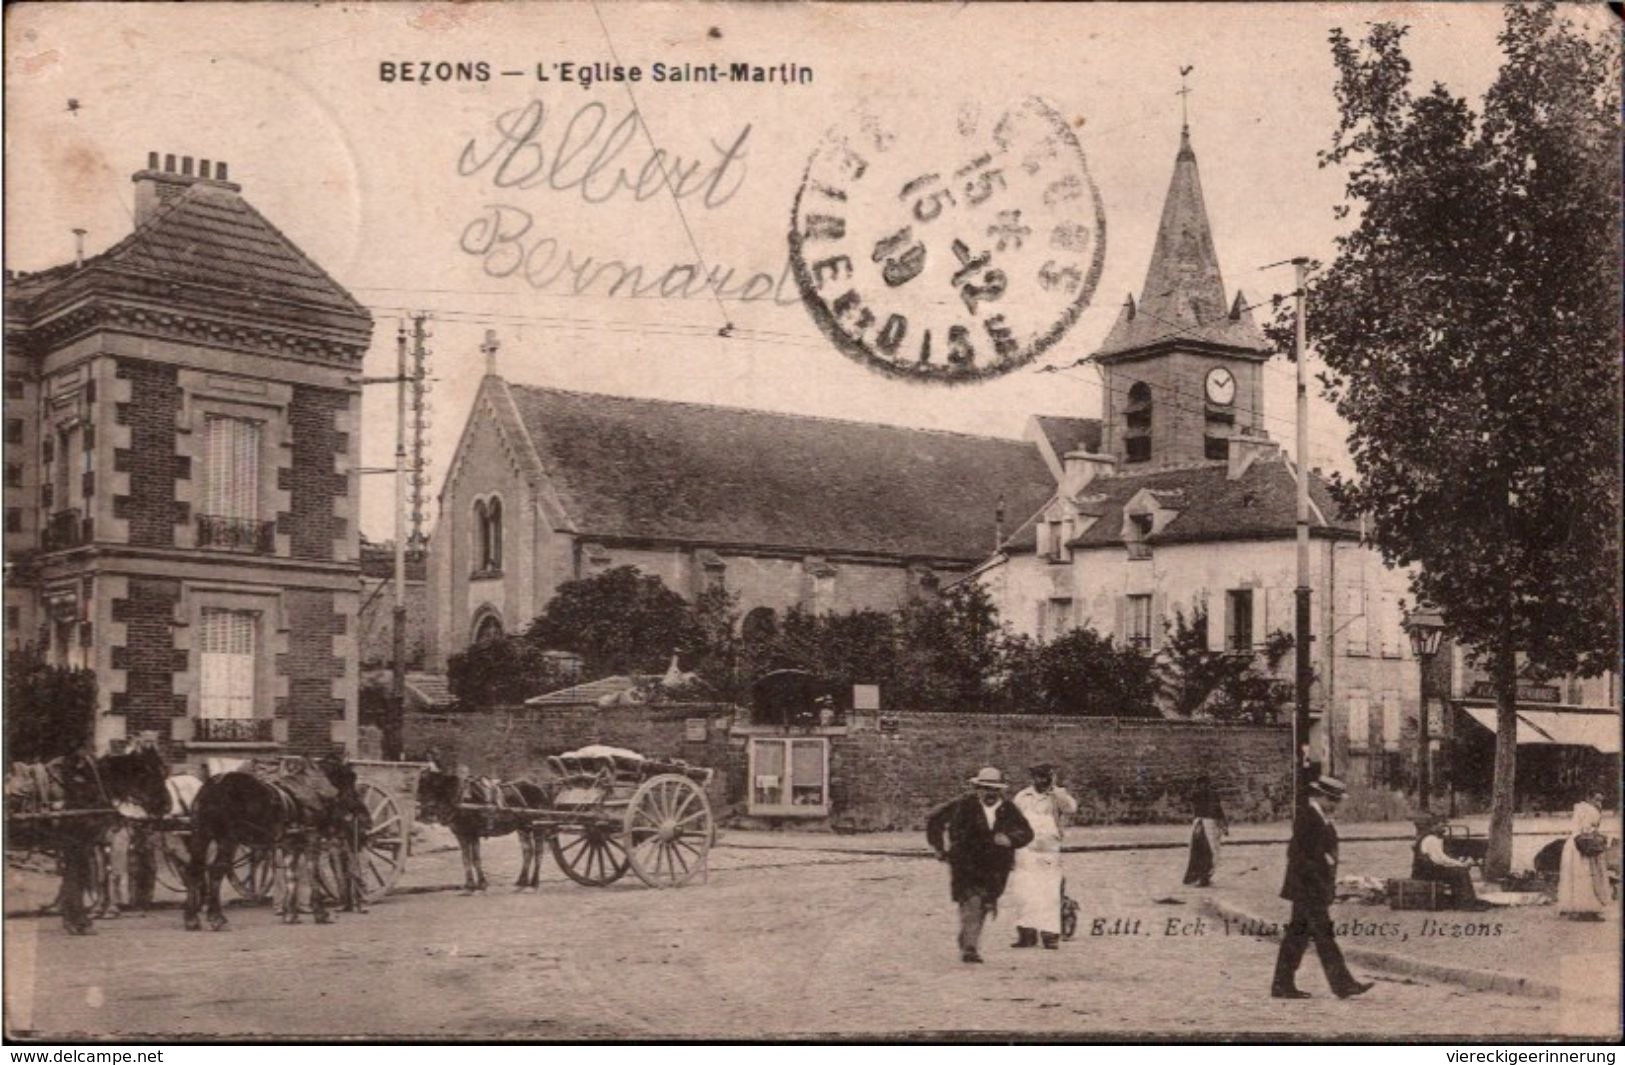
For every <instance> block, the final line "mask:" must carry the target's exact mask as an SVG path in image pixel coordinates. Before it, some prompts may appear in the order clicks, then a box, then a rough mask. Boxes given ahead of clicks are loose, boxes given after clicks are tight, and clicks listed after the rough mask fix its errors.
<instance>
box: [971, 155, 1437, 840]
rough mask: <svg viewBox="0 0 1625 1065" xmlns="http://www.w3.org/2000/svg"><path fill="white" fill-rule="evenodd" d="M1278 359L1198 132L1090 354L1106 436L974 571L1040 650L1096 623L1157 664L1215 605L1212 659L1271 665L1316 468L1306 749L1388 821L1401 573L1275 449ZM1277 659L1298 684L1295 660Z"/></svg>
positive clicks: (1411, 683)
mask: <svg viewBox="0 0 1625 1065" xmlns="http://www.w3.org/2000/svg"><path fill="white" fill-rule="evenodd" d="M1270 351H1271V349H1270V347H1269V345H1268V344H1267V342H1266V341H1265V338H1264V336H1263V334H1262V333H1261V331H1260V330H1259V328H1258V325H1257V323H1256V322H1255V321H1254V319H1253V316H1252V312H1251V311H1250V310H1249V309H1248V306H1247V301H1246V298H1245V296H1243V295H1242V294H1241V293H1239V292H1238V293H1236V294H1235V295H1234V297H1233V298H1231V297H1230V296H1229V294H1228V293H1227V292H1226V289H1225V287H1224V282H1223V279H1222V276H1221V274H1220V271H1219V262H1218V256H1217V253H1216V251H1215V248H1214V245H1213V236H1212V231H1211V228H1210V226H1209V223H1208V217H1207V209H1206V206H1205V204H1204V202H1203V198H1202V185H1201V178H1200V175H1199V173H1198V170H1197V162H1196V153H1195V151H1194V150H1193V148H1192V147H1191V142H1190V134H1189V130H1188V129H1186V130H1184V131H1182V133H1181V137H1180V145H1179V150H1178V153H1177V155H1176V158H1175V162H1174V173H1173V178H1172V180H1171V182H1170V184H1169V188H1168V194H1167V197H1166V200H1165V202H1164V206H1163V211H1162V217H1161V221H1160V224H1159V227H1158V232H1157V238H1156V245H1155V247H1154V249H1153V251H1152V255H1151V262H1150V266H1149V268H1148V270H1147V272H1146V280H1145V285H1144V289H1143V291H1142V293H1141V295H1140V298H1139V300H1138V301H1136V300H1135V298H1134V297H1133V296H1132V295H1131V296H1129V298H1128V300H1127V301H1126V302H1125V303H1124V305H1123V308H1122V310H1121V311H1120V313H1119V315H1118V317H1117V320H1116V323H1115V324H1114V325H1113V327H1112V329H1111V331H1110V332H1109V333H1108V334H1107V336H1106V338H1105V340H1104V342H1103V343H1102V344H1101V346H1100V348H1099V350H1098V351H1097V353H1096V355H1095V358H1094V361H1095V363H1096V364H1097V366H1098V367H1099V370H1100V373H1101V376H1102V379H1103V383H1104V393H1105V401H1104V404H1103V414H1104V417H1103V419H1102V421H1103V430H1102V445H1101V447H1100V448H1099V449H1098V450H1095V449H1091V448H1089V447H1087V446H1085V447H1078V448H1075V449H1074V450H1072V451H1069V452H1068V453H1066V454H1065V455H1063V456H1062V457H1061V461H1062V465H1063V471H1062V475H1061V477H1060V479H1059V488H1058V490H1057V491H1056V492H1055V494H1054V495H1053V496H1052V498H1050V499H1049V500H1048V502H1047V503H1045V504H1044V506H1043V507H1042V508H1041V510H1040V512H1039V513H1038V515H1037V516H1036V517H1035V518H1034V520H1032V521H1030V522H1028V523H1026V524H1024V525H1022V526H1021V527H1020V528H1018V529H1016V530H1014V532H1013V533H1012V535H1011V536H1010V537H1009V539H1008V540H1007V541H1006V542H1005V543H1004V544H1003V545H1002V546H1001V548H1000V550H999V552H998V553H997V554H996V555H995V556H994V557H993V558H992V559H990V560H988V561H987V562H986V563H985V564H984V565H983V566H981V567H980V568H979V570H978V575H977V576H978V579H979V580H980V581H982V582H983V583H984V585H985V586H986V587H987V588H988V589H989V590H990V592H991V593H992V595H993V597H994V599H995V601H996V602H997V603H998V605H999V607H1000V611H1001V613H1002V614H1003V616H1004V617H1005V618H1006V619H1007V620H1008V621H1010V622H1011V623H1012V624H1013V625H1014V626H1015V627H1016V628H1017V629H1018V630H1020V631H1024V632H1027V633H1030V634H1032V635H1035V636H1037V637H1039V638H1041V639H1049V638H1053V637H1054V636H1056V635H1058V634H1060V633H1063V632H1065V631H1066V630H1068V629H1071V628H1073V627H1077V626H1089V627H1091V628H1093V629H1095V630H1096V631H1098V632H1100V633H1102V634H1105V635H1109V636H1112V637H1113V638H1114V639H1116V640H1118V641H1120V642H1122V643H1126V644H1128V645H1130V646H1134V647H1139V648H1142V649H1143V650H1144V651H1145V652H1146V653H1147V654H1156V653H1158V652H1159V651H1160V650H1161V649H1162V646H1163V641H1164V638H1165V624H1166V623H1169V622H1172V621H1174V620H1175V619H1176V618H1177V617H1178V616H1180V615H1183V616H1184V617H1185V618H1187V619H1189V618H1190V617H1192V616H1193V615H1195V614H1197V613H1198V612H1200V611H1203V610H1205V614H1206V626H1207V640H1208V646H1209V648H1210V649H1211V650H1214V651H1224V652H1226V653H1231V654H1238V655H1249V656H1259V660H1260V661H1262V657H1261V654H1260V652H1261V651H1262V649H1263V647H1264V644H1265V642H1266V640H1267V639H1268V637H1269V636H1270V635H1271V634H1272V633H1274V632H1277V631H1282V632H1286V633H1288V634H1290V633H1292V632H1293V631H1294V611H1295V606H1294V590H1295V588H1296V586H1297V583H1298V580H1297V567H1296V548H1295V539H1296V496H1297V482H1298V478H1299V477H1301V476H1308V477H1309V478H1310V484H1309V488H1310V493H1309V494H1310V578H1309V579H1310V587H1311V592H1312V603H1313V608H1312V609H1313V614H1312V621H1311V632H1312V638H1313V646H1312V657H1313V663H1314V669H1315V674H1316V683H1315V686H1314V689H1313V691H1312V696H1311V705H1312V719H1313V728H1312V733H1311V744H1312V746H1313V749H1314V751H1315V752H1316V756H1317V757H1319V758H1320V759H1321V760H1322V762H1323V764H1324V765H1325V766H1326V767H1328V771H1329V772H1335V773H1336V774H1337V775H1338V776H1340V777H1344V778H1345V779H1346V780H1348V781H1349V783H1350V784H1351V787H1352V788H1353V789H1355V790H1356V792H1358V793H1365V794H1367V796H1368V798H1367V801H1368V802H1369V804H1370V806H1371V809H1372V812H1381V811H1382V810H1383V809H1385V808H1386V806H1387V805H1391V804H1392V803H1394V802H1397V801H1399V800H1397V799H1390V798H1386V797H1385V796H1386V795H1390V794H1391V793H1392V792H1393V791H1394V789H1396V788H1398V787H1400V786H1401V784H1402V783H1403V781H1404V780H1405V779H1406V768H1405V766H1404V764H1403V759H1404V757H1405V752H1407V751H1408V752H1412V753H1411V755H1410V757H1412V758H1414V751H1415V745H1414V743H1412V744H1411V745H1410V746H1406V736H1407V735H1411V736H1414V735H1415V729H1416V715H1417V707H1418V694H1417V693H1418V689H1419V671H1418V667H1417V664H1416V662H1415V660H1414V658H1413V657H1412V654H1411V649H1410V645H1409V641H1408V639H1407V638H1406V636H1405V634H1404V631H1403V629H1402V611H1401V604H1402V601H1403V600H1404V599H1405V597H1406V595H1407V591H1408V580H1407V577H1406V575H1405V574H1404V573H1403V572H1399V571H1395V570H1392V569H1389V568H1387V567H1386V566H1384V564H1383V563H1382V560H1381V558H1380V557H1379V555H1378V553H1377V552H1376V551H1375V550H1374V549H1373V548H1371V547H1370V546H1368V545H1367V544H1366V542H1365V541H1364V539H1363V537H1362V534H1361V526H1360V523H1359V521H1358V519H1357V518H1356V517H1354V516H1350V515H1345V514H1340V513H1339V512H1338V508H1337V506H1336V504H1335V503H1334V502H1333V501H1332V499H1331V496H1330V493H1329V492H1328V491H1327V489H1326V486H1325V484H1324V482H1323V481H1322V480H1321V479H1320V477H1319V476H1318V475H1317V474H1316V473H1314V472H1313V471H1310V472H1309V473H1307V474H1306V473H1305V472H1304V471H1303V470H1302V469H1300V468H1299V466H1298V465H1297V464H1296V463H1294V462H1293V461H1292V460H1291V459H1290V458H1288V457H1287V456H1286V455H1284V454H1283V453H1282V452H1281V449H1280V447H1279V445H1278V444H1277V443H1276V442H1275V441H1274V440H1272V439H1271V438H1270V436H1269V433H1268V432H1267V431H1266V428H1265V422H1266V413H1265V410H1264V387H1263V375H1264V372H1265V363H1266V361H1267V360H1268V359H1269V357H1270ZM1288 424H1290V423H1288ZM1280 668H1281V669H1282V670H1283V672H1284V674H1285V676H1286V677H1288V678H1290V675H1291V668H1292V660H1291V657H1290V656H1288V658H1287V659H1286V660H1285V661H1284V662H1282V663H1281V666H1280ZM1357 798H1358V796H1357Z"/></svg>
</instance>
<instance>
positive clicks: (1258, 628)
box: [1252, 588, 1270, 650]
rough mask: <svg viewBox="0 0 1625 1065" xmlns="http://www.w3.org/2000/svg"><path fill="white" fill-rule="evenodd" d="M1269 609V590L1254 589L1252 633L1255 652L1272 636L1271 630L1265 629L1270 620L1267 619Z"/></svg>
mask: <svg viewBox="0 0 1625 1065" xmlns="http://www.w3.org/2000/svg"><path fill="white" fill-rule="evenodd" d="M1268 609H1269V590H1268V589H1265V588H1254V589H1253V632H1252V641H1253V649H1254V650H1257V649H1258V648H1260V647H1263V646H1264V639H1265V637H1267V636H1268V635H1269V634H1270V630H1269V629H1268V628H1266V627H1265V623H1266V621H1267V620H1268V619H1267V617H1266V614H1267V612H1268Z"/></svg>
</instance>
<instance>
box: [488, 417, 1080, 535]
mask: <svg viewBox="0 0 1625 1065" xmlns="http://www.w3.org/2000/svg"><path fill="white" fill-rule="evenodd" d="M508 388H509V394H510V395H511V396H512V397H513V402H514V404H515V407H516V408H517V409H518V411H519V414H520V418H521V419H522V421H523V423H524V425H525V428H526V431H527V432H528V433H529V435H530V437H531V439H532V440H533V441H534V442H535V445H536V449H537V452H538V458H539V459H540V462H541V465H542V468H543V469H544V470H545V471H546V473H547V475H548V476H549V478H550V479H551V481H552V483H553V485H554V487H555V489H556V491H557V494H558V498H559V501H560V504H561V505H562V507H563V509H564V511H565V513H566V514H567V515H568V517H569V519H570V520H571V521H572V522H573V523H574V525H575V527H576V528H577V529H578V530H579V532H580V534H581V535H583V536H586V537H589V538H590V537H592V536H604V537H627V538H638V539H651V540H661V541H668V542H670V541H676V542H681V543H690V544H711V545H734V546H753V547H765V548H775V549H784V550H793V551H801V552H805V553H807V554H833V553H858V554H876V555H883V556H890V557H894V558H895V557H905V558H919V559H943V560H963V561H965V562H967V563H973V562H976V561H979V560H981V559H982V558H984V557H986V556H987V554H988V552H989V551H990V550H991V549H992V547H993V533H994V520H995V512H996V510H997V507H998V503H999V499H1000V498H1001V496H1002V497H1003V499H1004V501H1005V506H1006V513H1007V514H1009V515H1012V516H1019V517H1025V516H1026V515H1028V514H1030V513H1032V512H1033V511H1035V510H1037V509H1038V508H1039V507H1040V506H1042V505H1043V503H1044V502H1045V500H1047V499H1048V498H1049V497H1050V495H1051V494H1052V493H1053V492H1054V490H1055V481H1054V478H1053V477H1052V476H1051V475H1050V472H1049V469H1048V467H1047V466H1045V464H1044V461H1043V459H1042V458H1041V457H1040V455H1039V454H1038V449H1037V448H1035V447H1034V446H1033V445H1032V444H1029V443H1024V442H1022V441H1018V440H1007V439H999V438H994V437H982V436H970V435H966V434H962V433H947V432H935V431H930V430H923V429H905V428H900V427H897V426H889V425H875V424H871V423H866V422H851V421H838V420H835V419H830V418H813V417H805V416H801V415H793V414H776V413H770V412H767V411H760V410H747V409H742V408H737V407H715V406H706V405H700V404H692V403H672V402H667V401H661V400H648V399H627V398H622V397H617V396H604V395H591V394H586V393H581V392H565V391H559V390H556V389H550V388H534V387H528V386H522V385H509V386H508Z"/></svg>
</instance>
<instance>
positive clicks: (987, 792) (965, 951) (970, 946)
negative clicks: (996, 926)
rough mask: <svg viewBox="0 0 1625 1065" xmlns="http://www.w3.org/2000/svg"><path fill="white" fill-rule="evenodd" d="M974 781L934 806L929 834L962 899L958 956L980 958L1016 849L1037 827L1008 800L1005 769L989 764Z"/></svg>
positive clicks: (956, 898)
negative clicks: (984, 932)
mask: <svg viewBox="0 0 1625 1065" xmlns="http://www.w3.org/2000/svg"><path fill="white" fill-rule="evenodd" d="M970 784H971V788H972V792H971V794H969V795H962V796H960V797H959V798H957V799H954V800H952V801H951V802H947V803H944V804H943V805H942V806H939V807H937V808H936V809H935V810H933V811H932V812H931V817H930V818H929V819H928V820H927V821H926V825H925V838H926V842H928V843H930V844H931V849H932V850H933V851H935V852H936V854H937V858H938V859H939V860H941V861H945V862H947V863H948V867H949V870H950V871H951V877H950V881H949V888H950V891H951V893H952V895H953V900H954V901H955V902H957V903H958V904H959V957H960V959H961V960H962V961H967V962H980V961H981V960H982V954H981V949H980V948H981V942H982V923H983V922H984V921H985V920H986V919H987V915H988V914H990V913H992V912H994V911H995V910H996V908H997V904H998V901H999V896H1000V895H1002V894H1004V883H1005V881H1006V880H1007V879H1009V877H1010V867H1011V865H1013V864H1014V862H1015V853H1016V849H1017V848H1018V847H1025V846H1026V845H1027V844H1028V843H1031V842H1032V838H1033V830H1032V828H1031V826H1029V825H1028V824H1027V819H1026V818H1025V817H1023V816H1022V813H1021V811H1020V810H1018V809H1016V808H1015V806H1014V805H1013V804H1011V803H1008V802H1006V801H1005V799H1004V792H1005V787H1006V785H1005V782H1004V774H1003V773H1001V772H999V771H998V770H997V769H994V768H992V767H988V768H986V769H983V770H982V771H981V772H979V773H977V774H976V776H975V777H973V778H972V779H971V781H970ZM945 835H946V838H945Z"/></svg>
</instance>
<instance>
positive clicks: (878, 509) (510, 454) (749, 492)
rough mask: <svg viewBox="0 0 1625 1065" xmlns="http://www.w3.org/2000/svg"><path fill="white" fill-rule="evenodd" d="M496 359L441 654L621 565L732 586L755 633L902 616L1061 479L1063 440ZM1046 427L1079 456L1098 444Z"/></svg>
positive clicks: (963, 569)
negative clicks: (692, 399) (671, 397)
mask: <svg viewBox="0 0 1625 1065" xmlns="http://www.w3.org/2000/svg"><path fill="white" fill-rule="evenodd" d="M492 356H493V365H492V366H491V367H490V372H488V373H487V375H486V377H485V379H484V381H483V382H482V384H481V386H480V389H479V393H478V395H477V396H476V397H475V400H474V406H473V410H472V411H471V412H470V414H469V418H468V422H467V424H466V426H465V428H464V430H463V435H462V438H461V440H460V442H459V443H458V446H457V451H456V454H455V456H454V457H453V459H452V462H451V464H450V466H449V468H448V471H447V474H446V479H445V483H444V485H443V486H442V489H441V495H440V511H439V513H440V517H439V524H438V526H437V528H436V530H435V533H434V536H433V538H432V543H431V547H430V552H429V582H430V589H431V591H430V603H431V614H432V615H433V617H434V622H435V626H436V633H435V643H436V648H435V651H436V656H437V659H438V661H439V662H441V663H443V662H444V661H445V658H446V657H447V656H449V655H451V654H453V653H455V652H457V651H460V650H461V649H463V648H464V647H466V646H467V645H468V644H469V643H470V642H472V641H474V640H475V639H478V638H482V637H485V636H489V635H492V634H496V633H501V632H504V631H523V629H524V628H525V627H526V626H527V625H528V624H529V623H530V621H531V619H533V618H534V617H535V616H536V615H537V614H539V613H541V611H542V609H543V608H544V607H545V606H546V605H547V603H548V601H549V600H550V599H551V598H552V596H553V593H554V592H555V591H556V590H557V589H558V587H559V585H560V584H562V583H564V582H565V581H569V580H574V579H579V578H582V577H588V576H591V575H593V574H595V573H599V572H602V571H604V570H606V569H609V568H611V567H614V566H622V565H635V566H637V567H638V568H639V569H641V570H642V571H644V572H646V573H652V574H656V575H658V576H659V577H660V578H661V579H662V580H663V581H664V582H665V584H666V585H667V586H668V587H669V588H671V589H672V590H674V591H676V592H678V593H679V594H681V595H684V596H689V597H692V596H693V595H695V594H697V593H699V592H700V591H702V590H704V589H706V588H710V587H721V588H725V589H727V590H728V591H730V592H732V593H734V594H736V595H737V596H738V606H739V609H740V611H741V612H742V613H743V614H744V623H745V624H746V625H764V626H765V625H771V624H773V623H774V621H775V619H776V618H777V617H780V616H782V615H783V612H784V611H786V610H788V609H790V608H792V607H796V606H801V607H805V608H807V609H811V610H816V611H837V612H844V611H849V610H858V609H864V608H873V609H877V610H891V609H895V608H896V607H899V606H901V605H902V604H904V603H906V602H908V601H909V600H910V598H912V597H915V596H920V595H932V594H935V591H936V589H937V587H938V585H939V584H940V583H946V582H947V581H948V580H951V579H954V578H956V577H958V576H960V575H963V574H965V573H967V572H968V571H969V570H970V569H971V568H972V567H973V566H974V565H975V564H976V563H977V562H979V561H980V560H981V559H983V558H985V557H986V555H987V553H988V551H989V550H991V549H992V548H993V546H994V545H995V544H996V543H997V538H998V523H999V520H1000V517H999V515H1000V513H1001V510H1002V511H1003V512H1005V513H1009V514H1011V515H1014V516H1017V517H1016V520H1019V519H1020V518H1022V517H1025V516H1026V515H1028V514H1031V513H1032V512H1033V511H1034V510H1036V509H1037V508H1038V506H1040V505H1041V504H1042V503H1043V502H1044V500H1045V499H1047V498H1048V497H1049V496H1050V495H1051V494H1052V493H1053V491H1054V487H1055V475H1054V473H1053V472H1052V469H1051V467H1050V466H1049V465H1048V464H1047V460H1046V454H1049V455H1053V453H1054V451H1055V445H1054V444H1052V443H1050V442H1048V440H1047V439H1046V440H1045V441H1044V442H1042V443H1036V442H1035V441H1034V440H1028V441H1020V440H1013V439H996V438H992V437H980V436H971V435H966V434H961V433H947V432H934V431H927V430H921V429H904V428H899V427H896V426H886V425H873V424H866V423H861V422H850V421H840V420H836V419H831V418H814V417H804V416H799V415H790V414H775V413H770V412H767V411H759V410H746V409H741V408H730V407H718V406H709V405H701V404H693V403H673V402H667V401H658V400H648V399H628V398H623V397H617V396H605V395H589V394H585V393H579V392H566V391H560V390H557V389H551V388H535V387H530V386H524V385H518V384H512V383H510V382H508V381H506V380H504V379H503V378H502V377H500V376H498V375H497V374H496V372H495V368H494V350H493V352H492ZM1047 430H1048V432H1049V433H1050V434H1052V435H1053V436H1054V437H1055V439H1057V440H1060V441H1062V443H1061V444H1060V446H1061V449H1062V450H1064V449H1065V448H1066V447H1069V446H1071V444H1072V442H1075V440H1076V439H1078V438H1079V436H1080V435H1087V433H1086V432H1083V431H1080V430H1079V428H1078V426H1077V424H1076V422H1075V421H1074V420H1071V419H1056V420H1052V421H1051V422H1050V423H1049V424H1048V426H1047ZM1034 432H1035V434H1037V435H1038V436H1042V435H1043V432H1042V431H1041V430H1040V429H1038V428H1036V427H1035V430H1034Z"/></svg>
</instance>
